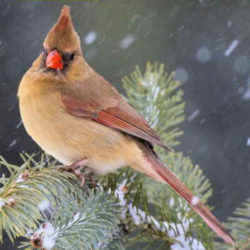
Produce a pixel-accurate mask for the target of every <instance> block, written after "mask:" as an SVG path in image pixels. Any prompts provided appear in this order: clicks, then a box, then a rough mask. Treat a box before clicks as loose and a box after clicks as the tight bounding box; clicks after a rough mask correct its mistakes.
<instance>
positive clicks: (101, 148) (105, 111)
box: [18, 6, 234, 244]
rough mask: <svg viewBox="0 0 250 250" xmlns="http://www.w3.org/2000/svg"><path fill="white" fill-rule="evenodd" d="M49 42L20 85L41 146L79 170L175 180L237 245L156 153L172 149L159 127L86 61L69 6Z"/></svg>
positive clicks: (24, 112)
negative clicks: (157, 130)
mask: <svg viewBox="0 0 250 250" xmlns="http://www.w3.org/2000/svg"><path fill="white" fill-rule="evenodd" d="M43 46H44V51H43V52H42V53H41V54H40V55H39V56H38V58H37V59H36V60H35V61H34V62H33V64H32V67H31V68H30V69H29V70H28V71H27V72H26V73H25V75H24V76H23V78H22V80H21V83H20V86H19V89H18V97H19V104H20V112H21V116H22V120H23V124H24V126H25V129H26V130H27V132H28V134H29V135H30V136H31V137H32V138H33V139H34V140H35V141H36V142H37V143H38V144H39V145H40V147H41V148H42V149H43V150H44V151H46V152H47V153H48V154H50V155H52V156H54V157H55V158H56V159H57V160H59V161H60V162H62V163H63V164H65V165H68V166H69V167H70V168H72V169H75V168H77V167H79V165H81V164H85V165H86V166H88V167H89V168H90V169H92V170H93V171H94V172H96V173H100V174H105V173H108V172H111V171H114V170H116V169H118V168H120V167H122V166H130V167H132V168H134V169H135V170H137V171H140V172H142V173H144V174H146V175H148V176H150V177H152V178H153V179H155V180H157V181H160V182H165V183H168V184H169V185H170V186H171V187H172V188H173V189H174V190H175V191H176V192H177V193H178V194H180V195H181V196H182V197H183V198H184V199H186V200H187V202H188V203H189V204H190V206H191V207H192V208H193V209H194V210H195V211H196V212H197V213H198V214H199V215H200V216H201V217H202V218H203V220H204V221H205V222H206V223H207V224H208V226H209V227H211V229H213V230H214V231H215V232H216V233H217V235H219V236H220V237H222V238H223V239H224V241H225V242H227V243H230V244H234V240H233V239H232V237H231V236H230V235H229V234H228V233H227V232H226V230H225V229H224V228H223V227H222V225H221V224H220V222H219V221H218V220H217V219H216V218H215V216H214V215H213V214H212V213H211V212H210V211H209V209H208V208H207V207H205V206H204V205H203V204H202V203H201V202H200V201H199V199H198V198H197V197H196V196H194V195H193V194H192V193H191V191H190V190H189V189H188V188H187V187H186V186H185V185H184V184H183V183H181V182H180V181H179V179H177V177H176V176H175V175H174V174H173V173H172V172H171V171H170V170H169V169H168V168H166V167H165V166H164V165H163V164H162V163H161V162H160V160H159V159H158V158H157V155H156V153H155V152H154V151H153V147H152V145H153V144H156V145H159V146H161V147H163V148H165V149H168V147H167V146H165V145H164V144H163V143H162V142H161V140H160V138H159V137H158V136H157V134H156V133H155V131H154V130H153V129H151V128H150V127H149V125H148V124H147V122H146V121H145V120H144V119H143V118H142V117H141V116H140V115H139V114H138V113H137V112H136V111H135V110H134V109H133V108H132V107H131V106H130V105H129V104H128V103H127V102H126V101H125V100H124V99H123V98H122V97H121V95H120V94H119V93H118V92H117V90H116V89H115V88H114V87H112V85H111V84H110V83H108V82H107V81H106V80H105V79H104V78H103V77H102V76H100V75H99V74H98V73H96V72H95V71H94V70H93V69H92V68H91V67H90V66H89V65H88V64H87V62H86V61H85V59H84V57H83V54H82V50H81V46H80V39H79V36H78V35H77V33H76V31H75V29H74V27H73V23H72V20H71V16H70V8H69V7H67V6H64V7H63V9H62V11H61V15H60V17H59V19H58V21H57V23H56V24H55V25H54V26H53V27H52V29H51V30H50V31H49V33H48V35H47V37H46V38H45V41H44V43H43Z"/></svg>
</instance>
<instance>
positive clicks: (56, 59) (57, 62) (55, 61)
mask: <svg viewBox="0 0 250 250" xmlns="http://www.w3.org/2000/svg"><path fill="white" fill-rule="evenodd" d="M46 67H47V68H50V69H55V70H62V69H63V59H62V56H61V55H60V54H59V53H58V51H57V50H52V51H50V52H49V54H48V56H47V58H46Z"/></svg>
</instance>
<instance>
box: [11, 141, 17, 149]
mask: <svg viewBox="0 0 250 250" xmlns="http://www.w3.org/2000/svg"><path fill="white" fill-rule="evenodd" d="M16 143H17V140H16V139H14V140H13V141H12V142H11V143H10V144H9V147H10V148H11V147H14V146H15V145H16Z"/></svg>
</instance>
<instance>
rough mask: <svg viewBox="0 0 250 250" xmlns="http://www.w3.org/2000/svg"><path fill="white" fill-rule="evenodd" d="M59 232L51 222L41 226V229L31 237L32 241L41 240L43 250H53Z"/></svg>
mask: <svg viewBox="0 0 250 250" xmlns="http://www.w3.org/2000/svg"><path fill="white" fill-rule="evenodd" d="M56 237H57V232H56V230H55V228H54V227H53V225H52V224H51V223H49V222H46V223H44V224H42V225H41V226H40V228H39V229H38V230H37V231H36V232H35V233H34V234H33V236H32V237H31V240H34V239H36V238H40V239H41V244H42V246H41V248H44V249H46V250H51V249H52V248H53V247H54V245H55V241H56Z"/></svg>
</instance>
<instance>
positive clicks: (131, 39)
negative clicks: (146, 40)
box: [120, 34, 135, 49]
mask: <svg viewBox="0 0 250 250" xmlns="http://www.w3.org/2000/svg"><path fill="white" fill-rule="evenodd" d="M134 41H135V38H134V36H133V35H131V34H128V35H126V36H125V37H124V38H123V39H122V40H121V41H120V48H121V49H127V48H128V47H129V46H130V45H131V44H132V43H133V42H134Z"/></svg>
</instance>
